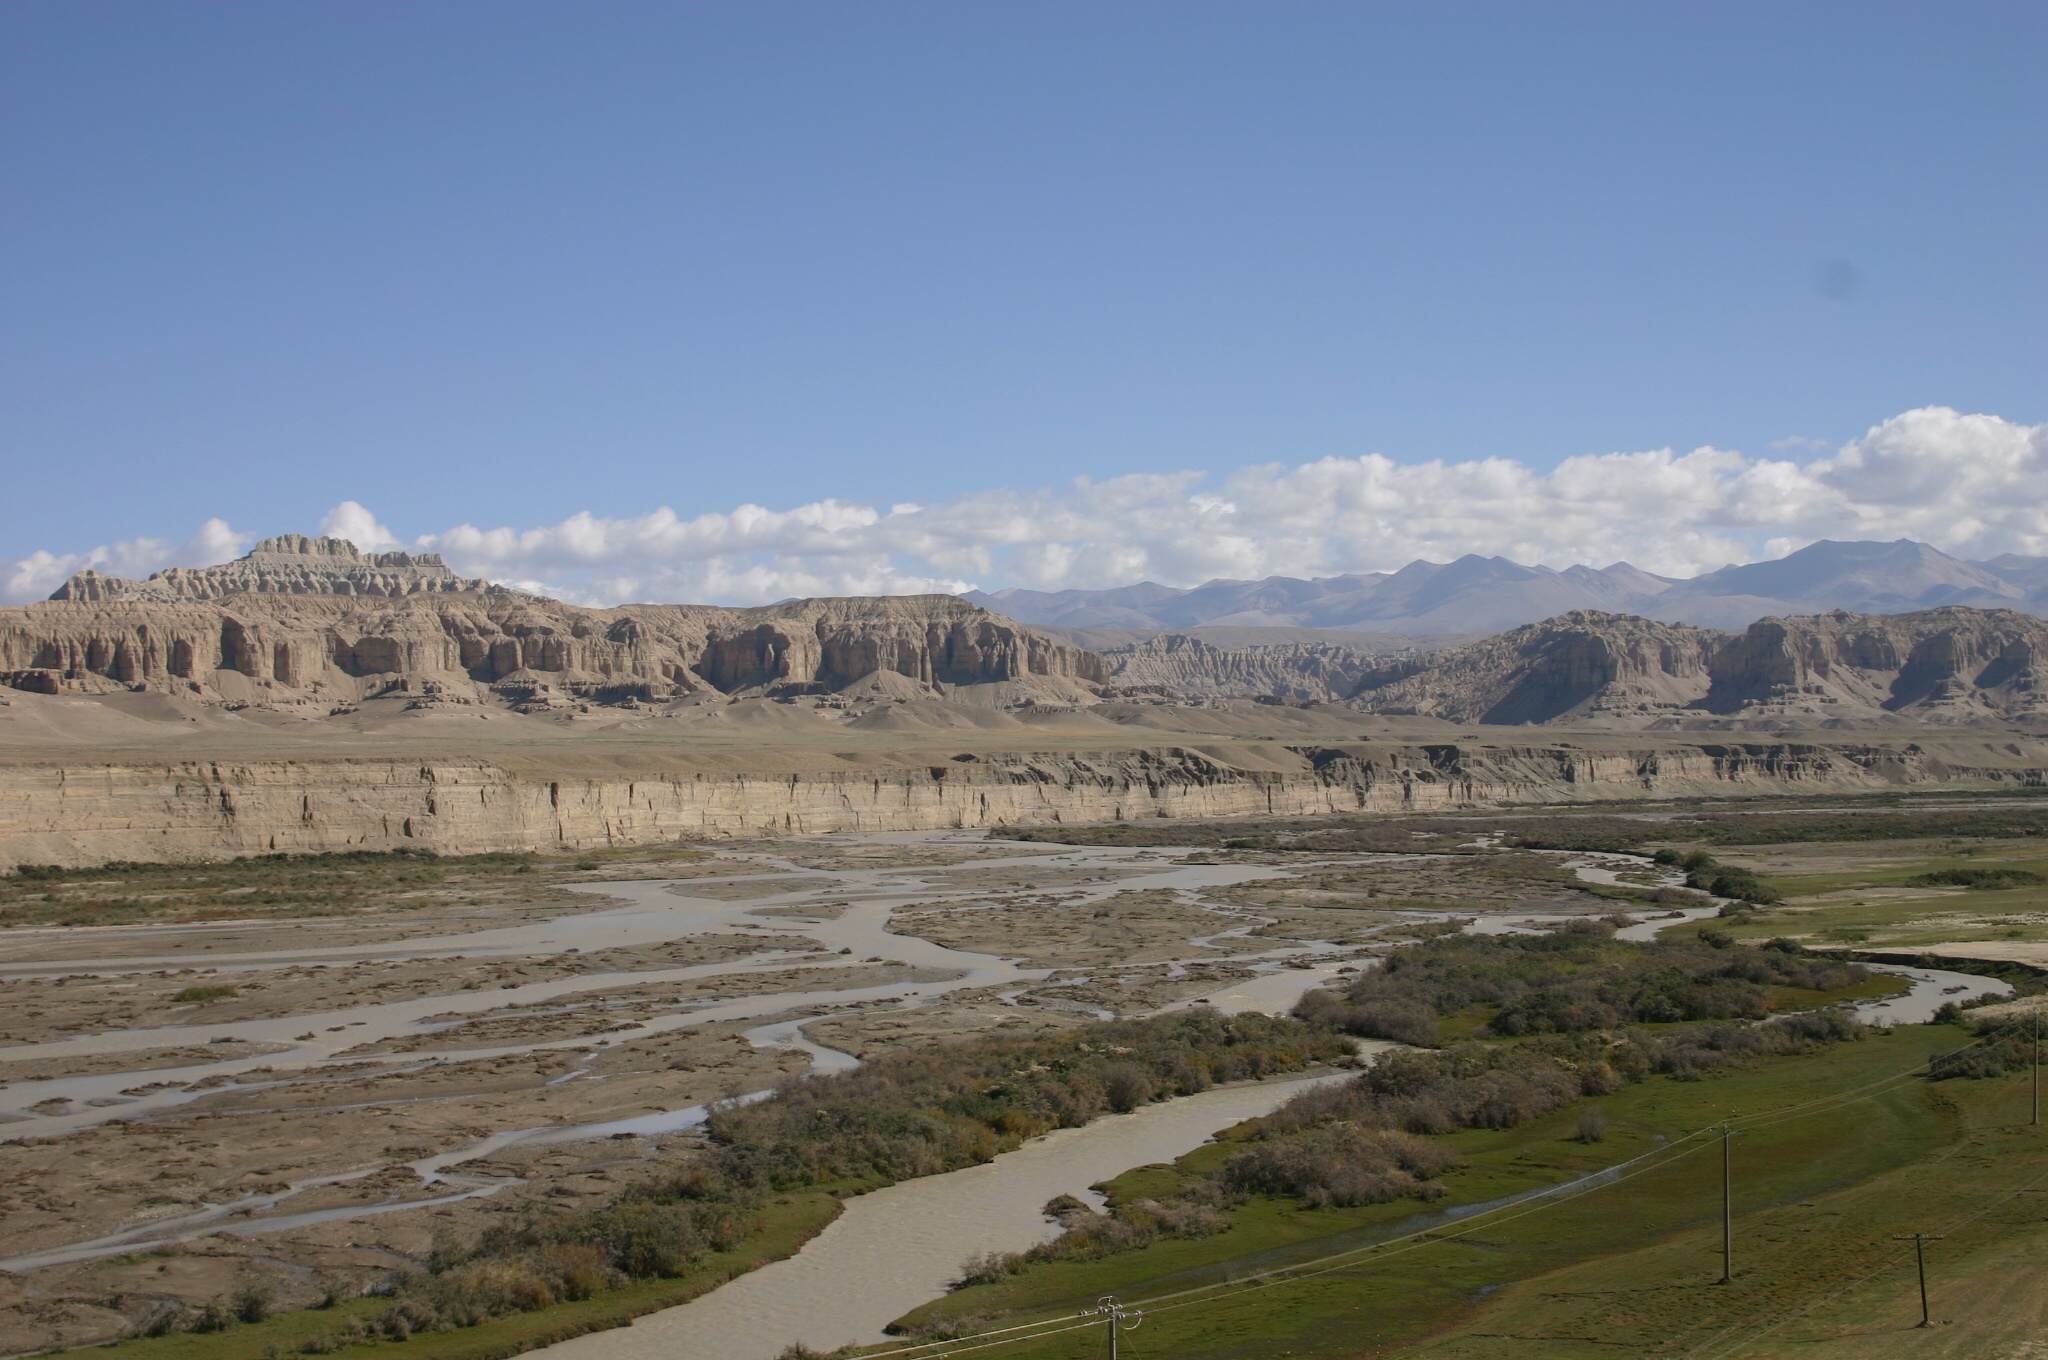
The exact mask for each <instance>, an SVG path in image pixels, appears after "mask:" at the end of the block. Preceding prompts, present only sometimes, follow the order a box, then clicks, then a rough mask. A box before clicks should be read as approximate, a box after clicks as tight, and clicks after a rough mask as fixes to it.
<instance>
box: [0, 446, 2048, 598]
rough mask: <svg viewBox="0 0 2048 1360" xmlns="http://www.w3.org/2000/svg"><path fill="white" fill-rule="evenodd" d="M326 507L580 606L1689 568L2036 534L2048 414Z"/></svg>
mask: <svg viewBox="0 0 2048 1360" xmlns="http://www.w3.org/2000/svg"><path fill="white" fill-rule="evenodd" d="M322 527H323V531H325V532H330V533H335V534H338V535H340V536H343V537H347V538H350V539H352V540H353V541H355V542H356V543H357V544H358V546H360V547H363V548H365V549H377V550H384V549H389V548H394V547H401V546H403V547H409V548H412V549H414V550H416V551H429V552H440V553H442V554H444V555H445V556H446V557H447V559H448V562H449V565H450V566H452V567H454V568H455V569H456V570H457V571H459V572H461V573H463V574H464V575H471V576H488V577H490V578H492V579H494V580H499V581H504V582H506V583H507V584H512V585H518V586H521V587H524V588H527V589H533V590H538V591H543V592H545V593H548V594H553V595H559V596H562V597H564V598H568V599H574V600H580V601H584V602H588V603H593V604H611V603H617V602H620V601H625V600H652V601H664V600H665V601H678V600H703V601H721V602H732V603H758V602H762V601H768V600H775V599H782V598H785V597H789V596H802V595H853V594H863V595H864V594H905V593H912V592H918V591H946V592H951V591H959V590H964V589H967V588H969V587H970V586H972V585H980V586H982V587H984V588H987V589H995V588H999V587H1001V586H1005V585H1022V586H1030V587H1034V588H1038V589H1046V590H1058V589H1063V588H1067V587H1103V586H1114V585H1126V584H1129V583H1131V582H1134V581H1141V580H1153V581H1159V582H1162V583H1164V584H1168V585H1194V584H1197V583H1199V582H1201V581H1205V580H1209V579H1211V578H1213V577H1218V576H1227V577H1238V578H1256V577H1260V576H1267V575H1287V576H1328V575H1335V574H1340V573H1344V572H1356V571H1377V570H1388V569H1392V568H1395V567H1399V566H1401V565H1403V564H1405V563H1407V562H1410V561H1412V560H1414V559H1416V558H1428V559H1431V560H1435V561H1445V560H1448V559H1450V558H1454V557H1457V556H1460V555H1462V554H1465V553H1479V554H1482V555H1486V556H1493V555H1499V556H1503V557H1508V558H1512V559H1514V560H1515V561H1518V562H1527V563H1543V564H1546V565H1549V566H1553V567H1565V566H1569V565H1571V564H1573V563H1576V562H1585V563H1591V564H1594V565H1601V566H1604V565H1606V564H1608V563H1611V562H1615V561H1619V560H1624V559H1626V560H1628V561H1632V562H1634V563H1635V564H1636V565H1637V566H1640V567H1644V568H1647V569H1648V570H1651V571H1655V572H1659V573H1662V574H1665V575H1672V576H1689V575H1693V574H1695V573H1697V572H1700V571H1707V570H1712V569H1713V568H1715V567H1719V566H1723V565H1726V564H1728V563H1731V562H1748V561H1756V560H1758V559H1760V558H1766V557H1777V556H1782V555H1783V554H1784V553H1785V552H1787V551H1790V550H1791V549H1792V548H1793V547H1796V546H1799V545H1801V544H1804V543H1809V542H1812V541H1813V540H1814V539H1817V538H1862V539H1892V538H1901V537H1909V538H1917V539H1921V540H1923V541H1926V542H1930V543H1933V544H1934V545H1935V546H1936V547H1939V548H1942V549H1943V550H1945V551H1948V552H1952V553H1955V554H1957V555H1959V556H1965V557H1987V556H1992V555H1995V554H1997V553H2001V552H2020V553H2032V554H2041V553H2048V425H2037V426H2025V425H2018V424H2014V423H2012V422H2010V421H2006V420H2001V419H1999V418H1998V417H1996V416H1984V415H1969V416H1966V415H1962V414H1959V413H1957V412H1955V411H1952V410H1949V409H1947V408H1945V407H1928V408H1925V409H1923V410H1918V411H1909V412H1907V413H1905V414H1904V415H1900V416H1896V417H1894V418H1893V419H1891V420H1888V421H1885V422H1884V423H1883V424H1881V425H1878V426H1876V427H1874V428H1873V429H1871V430H1870V431H1869V432H1868V433H1866V434H1865V435H1864V436H1863V437H1862V438H1861V439H1858V440H1856V441H1854V442H1853V443H1850V444H1849V445H1847V446H1845V447H1843V448H1841V449H1839V450H1835V451H1834V452H1833V453H1832V455H1831V456H1828V457H1825V458H1819V459H1815V460H1813V461H1808V462H1803V463H1802V462H1796V461H1791V460H1787V459H1782V458H1751V457H1748V456H1745V455H1743V454H1740V453H1734V452H1730V451H1728V450H1724V449H1713V448H1702V449H1695V450H1693V451H1692V452H1690V453H1682V454H1681V453H1677V452H1675V451H1673V450H1671V449H1658V450H1653V451H1650V452H1643V453H1611V454H1598V455H1586V456H1584V457H1579V458H1572V459H1567V460H1566V461H1565V462H1563V463H1561V464H1559V465H1558V466H1557V467H1556V468H1554V469H1552V470H1551V471H1549V472H1538V471H1536V470H1535V469H1533V468H1530V467H1528V466H1527V465H1525V464H1522V463H1518V462H1516V461H1514V460H1512V459H1507V458H1489V459H1481V460H1477V461H1473V462H1466V463H1443V462H1430V463H1416V464H1402V463H1396V462H1394V461H1392V460H1391V459H1388V458H1385V457H1382V456H1380V455H1377V454H1368V455H1365V456H1363V457H1358V458H1324V459H1320V460H1318V461H1316V462H1312V463H1303V464H1299V465H1296V466H1287V465H1284V464H1278V463H1274V464H1262V465H1257V466H1251V467H1244V468H1240V469H1238V470H1236V471H1235V472H1231V473H1229V474H1227V475H1224V476H1222V477H1220V478H1211V477H1209V476H1207V475H1206V474H1203V473H1199V472H1183V473H1173V474H1154V473H1146V474H1139V475H1133V476H1126V477H1113V478H1108V479H1104V480H1101V481H1096V480H1092V479H1087V478H1083V479H1079V480H1077V481H1076V482H1074V483H1073V484H1072V485H1070V486H1064V487H1055V488H1041V489H1036V490H1028V489H1003V488H998V489H991V490H987V491H981V492H976V493H974V494H971V495H966V496H961V497H958V498H955V499H953V500H948V501H938V502H933V503H929V504H922V505H920V504H898V505H892V506H889V507H887V508H882V507H877V506H871V505H862V504H857V503H853V502H847V501H837V500H825V501H815V502H812V503H810V504H808V505H800V506H797V507H795V508H793V509H789V510H769V509H765V508H763V507H761V506H758V505H743V506H740V507H739V508H738V509H735V510H732V511H730V512H727V513H711V514H701V515H697V516H695V517H693V518H689V519H685V518H683V517H682V516H680V515H678V514H676V513H675V511H673V510H671V509H669V508H667V507H663V508H661V509H657V510H654V511H652V512H651V513H649V514H645V515H641V516H637V517H634V518H626V519H610V518H601V517H598V516H595V515H591V514H588V513H578V514H575V515H571V516H570V517H568V518H567V519H564V520H562V521H561V522H559V523H557V524H553V525H549V526H544V527H539V528H529V529H514V528H509V527H501V528H492V529H481V528H478V527H476V526H474V525H469V524H463V525H458V526H456V527H455V528H453V529H449V530H446V531H444V532H441V533H436V534H428V535H425V536H423V537H421V538H420V539H418V540H416V541H415V542H413V543H411V544H401V543H400V542H399V541H398V540H397V538H396V537H395V536H394V535H393V534H392V533H391V531H390V530H389V529H387V528H385V527H384V526H383V525H382V524H380V523H379V522H378V520H377V518H376V516H375V515H373V514H371V513H370V511H369V510H368V509H366V508H364V507H363V506H362V505H360V504H357V503H356V502H353V501H348V502H344V503H343V504H341V505H339V506H337V507H336V508H335V509H334V510H333V511H332V512H331V513H330V514H329V515H328V516H327V519H326V520H325V521H324V523H323V526H322ZM209 534H211V535H213V537H212V538H208V535H209ZM202 539H204V540H206V541H207V542H208V543H209V544H214V543H226V544H230V545H235V544H240V543H242V542H244V541H245V540H244V539H243V538H242V536H239V535H233V534H232V533H231V531H229V530H228V528H227V526H226V525H225V524H222V523H220V522H219V521H213V522H211V523H210V524H209V526H208V528H207V530H204V531H202V533H201V535H200V537H199V538H195V539H194V540H193V544H187V545H186V546H185V547H184V548H182V549H176V550H172V549H169V548H167V547H166V546H165V545H162V544H158V543H155V542H154V541H148V542H146V543H139V544H122V545H117V547H116V548H114V549H96V550H94V553H92V554H76V555H73V556H70V557H57V556H53V555H51V554H49V553H38V554H35V555H33V556H32V557H29V558H23V559H20V560H19V561H16V562H12V563H10V562H6V561H0V581H4V582H5V583H6V591H7V598H8V599H10V600H23V599H28V598H34V597H38V596H40V595H42V594H47V593H48V592H49V590H51V589H54V588H55V586H56V585H57V583H58V582H59V581H61V580H62V579H63V577H64V576H65V575H67V574H68V573H69V572H70V571H72V570H76V569H77V566H78V565H87V564H90V565H96V566H100V568H101V569H102V570H114V569H120V570H123V571H124V574H125V573H127V572H130V571H141V570H144V569H153V567H154V566H156V565H163V563H164V562H168V561H170V560H172V559H173V558H176V559H177V560H195V554H197V555H205V553H208V552H212V553H214V555H213V556H212V557H210V558H209V559H208V560H220V558H222V557H225V556H226V555H228V550H227V549H226V548H220V549H218V550H216V549H215V548H213V547H208V548H205V549H195V548H194V546H193V545H194V544H198V543H200V542H201V540H202ZM124 554H125V555H124ZM152 554H155V556H152ZM179 554H183V556H179ZM158 558H161V559H162V561H158V560H157V559H158ZM131 559H132V560H133V562H134V563H135V565H134V566H133V567H130V566H128V565H127V564H128V563H129V562H130V561H131ZM74 564H75V565H74ZM116 564H118V566H117V565H116Z"/></svg>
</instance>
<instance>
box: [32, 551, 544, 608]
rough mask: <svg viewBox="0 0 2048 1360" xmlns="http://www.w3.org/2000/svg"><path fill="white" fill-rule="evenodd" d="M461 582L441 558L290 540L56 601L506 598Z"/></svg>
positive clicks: (77, 590) (488, 587) (78, 589)
mask: <svg viewBox="0 0 2048 1360" xmlns="http://www.w3.org/2000/svg"><path fill="white" fill-rule="evenodd" d="M503 590H504V587H502V586H494V585H492V584H491V583H490V582H489V581H484V580H479V579H475V578H465V577H461V576H457V575H456V574H455V573H454V572H453V571H451V570H449V568H448V566H447V564H446V563H444V562H443V561H442V560H441V557H440V554H438V553H418V554H414V553H402V552H388V553H366V552H363V551H362V550H361V549H359V548H357V547H356V545H355V544H353V543H351V542H349V541H348V540H347V539H345V538H308V537H307V536H306V535H304V534H282V535H280V536H278V537H276V538H266V539H264V540H263V541H262V542H261V543H258V544H257V545H256V546H255V547H254V548H253V549H251V550H250V552H249V554H248V555H247V556H246V557H239V558H236V559H235V560H234V561H232V562H223V563H221V564H220V565H219V566H217V567H167V568H165V569H164V570H163V571H160V572H157V573H155V574H154V575H152V576H151V577H150V578H149V579H148V580H146V581H131V580H128V579H126V578H123V577H119V576H103V575H101V574H100V573H99V572H96V571H92V570H86V571H81V572H79V573H78V574H77V575H76V576H73V577H72V578H71V579H70V580H68V581H66V582H65V583H64V584H63V585H61V586H59V587H58V588H57V590H56V593H55V594H53V595H51V596H50V598H51V599H52V600H72V601H93V602H97V601H110V600H158V601H163V602H167V603H168V602H171V601H179V600H218V599H222V598H224V597H226V596H229V595H369V596H381V597H387V598H389V597H396V596H402V595H421V594H429V593H437V592H439V593H448V592H466V591H477V592H481V591H499V592H503Z"/></svg>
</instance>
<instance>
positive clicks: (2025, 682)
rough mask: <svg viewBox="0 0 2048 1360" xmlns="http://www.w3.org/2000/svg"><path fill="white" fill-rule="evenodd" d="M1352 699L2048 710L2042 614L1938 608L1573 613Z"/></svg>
mask: <svg viewBox="0 0 2048 1360" xmlns="http://www.w3.org/2000/svg"><path fill="white" fill-rule="evenodd" d="M1352 702H1353V703H1355V704H1356V705H1357V706H1358V707H1360V708H1362V709H1365V710H1366V711H1368V712H1372V713H1384V714H1413V715H1420V716H1427V717H1439V718H1444V719H1447V720H1449V721H1452V722H1477V723H1493V724H1509V723H1557V722H1573V723H1592V724H1594V725H1599V726H1607V727H1632V728H1644V727H1652V726H1658V725H1664V726H1671V725H1686V724H1687V723H1689V722H1690V723H1693V724H1695V725H1696V724H1697V723H1699V722H1704V721H1710V720H1711V719H1713V718H1738V719H1740V720H1741V721H1742V722H1743V723H1744V724H1745V725H1751V726H1754V725H1758V724H1775V725H1800V726H1813V725H1816V724H1818V725H1825V726H1851V725H1873V724H1875V725H1886V724H1896V723H1898V722H1900V721H1906V720H1910V721H1913V722H1922V723H1936V724H1942V725H1971V724H1997V723H2007V722H2013V721H2019V720H2025V719H2033V718H2039V717H2044V716H2048V623H2044V622H2043V621H2042V620H2040V619H2037V618H2034V617H2032V616H2031V615H2027V614H2020V613H2016V612H2014V611H2011V610H2003V609H1990V610H1987V609H1971V608H1965V607H1960V606H1950V607H1946V608H1941V609H1929V610H1923V611H1921V612H1920V613H1917V614H1888V615H1869V614H1848V613H1841V612H1837V613H1833V614H1817V615H1808V616H1802V617H1798V618H1785V619H1781V618H1769V619H1761V620H1759V621H1758V622H1756V623H1753V624H1751V625H1750V626H1749V628H1748V629H1747V630H1746V631H1745V632H1743V633H1740V634H1728V633H1718V632H1714V631H1712V630H1709V629H1703V628H1692V627H1688V626H1686V625H1683V624H1670V623H1657V622H1654V621H1653V620H1650V619H1642V618H1636V617H1633V616H1631V615H1625V614H1599V613H1592V612H1585V611H1582V612H1578V613H1571V614H1563V615H1560V616H1559V617H1557V618H1555V619H1551V620H1549V621H1548V622H1545V623H1539V624H1531V625H1529V626H1528V627H1525V628H1517V629H1515V630H1513V631H1512V632H1507V633H1502V634H1501V635H1500V636H1498V637H1492V638H1487V639H1486V640H1484V641H1482V642H1477V643H1473V644H1472V645H1470V646H1466V647H1454V648H1449V649H1447V650H1444V651H1440V652H1434V653H1429V654H1426V655H1423V656H1417V657H1412V658H1404V659H1402V660H1399V661H1395V662H1390V663H1386V664H1383V665H1379V666H1376V667H1374V668H1372V669H1370V670H1368V671H1367V672H1365V673H1364V674H1363V675H1362V676H1361V678H1360V680H1359V683H1358V687H1357V689H1356V691H1355V692H1354V694H1353V696H1352Z"/></svg>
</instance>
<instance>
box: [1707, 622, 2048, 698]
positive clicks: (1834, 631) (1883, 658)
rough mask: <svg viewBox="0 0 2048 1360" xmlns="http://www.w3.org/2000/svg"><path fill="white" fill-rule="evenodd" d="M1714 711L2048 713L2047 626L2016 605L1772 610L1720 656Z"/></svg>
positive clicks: (1715, 669) (1711, 693)
mask: <svg viewBox="0 0 2048 1360" xmlns="http://www.w3.org/2000/svg"><path fill="white" fill-rule="evenodd" d="M1712 671H1713V686H1712V689H1711V690H1710V691H1709V693H1708V694H1707V696H1706V699H1705V700H1704V701H1703V707H1705V708H1706V709H1707V710H1708V711H1710V712H1713V713H1720V714H1741V715H1743V716H1745V717H1749V718H1778V719H1786V720H1809V719H1821V720H1824V721H1837V722H1838V721H1842V720H1845V719H1866V720H1867V719H1872V718H1877V717H1880V716H1883V715H1896V716H1902V717H1911V718H1913V719H1914V720H1916V721H1920V722H1936V723H1965V724H1966V723H1980V722H1987V721H1999V720H2005V721H2010V720H2014V719H2020V718H2027V717H2033V716H2039V715H2042V714H2043V713H2044V712H2048V624H2044V623H2043V622H2042V621H2041V620H2040V619H2037V618H2034V617H2032V616H2031V615H2027V614H2020V613H2016V612H2014V611H2012V610H2006V609H1968V608H1962V607H1949V608H1945V609H1928V610H1923V611H1921V612H1920V613H1917V614H1890V615H1868V614H1849V613H1843V612H1839V611H1838V612H1836V613H1833V614H1817V615H1811V616H1806V617H1800V618H1789V619H1778V618H1772V619H1761V620H1759V621H1757V622H1756V623H1753V624H1751V625H1750V627H1749V630H1748V631H1747V632H1745V633H1744V634H1743V635H1742V636H1741V637H1739V638H1736V639H1734V640H1733V641H1731V642H1730V643H1728V644H1727V645H1726V646H1724V647H1722V648H1721V649H1720V650H1719V651H1718V652H1717V653H1716V654H1715V656H1714V661H1713V666H1712Z"/></svg>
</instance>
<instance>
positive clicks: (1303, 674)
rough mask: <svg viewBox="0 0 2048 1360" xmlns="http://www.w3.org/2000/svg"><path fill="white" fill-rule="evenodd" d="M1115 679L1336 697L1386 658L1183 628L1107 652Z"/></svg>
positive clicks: (1184, 690)
mask: <svg viewBox="0 0 2048 1360" xmlns="http://www.w3.org/2000/svg"><path fill="white" fill-rule="evenodd" d="M1102 656H1103V660H1104V662H1105V663H1106V664H1107V665H1108V667H1109V683H1110V684H1111V685H1113V686H1116V687H1118V688H1120V689H1129V690H1133V691H1144V690H1148V689H1149V690H1155V691H1157V692H1159V693H1161V694H1164V695H1170V696H1173V697H1177V698H1188V699H1206V698H1223V697H1256V696H1271V697H1273V698H1279V699H1306V700H1319V701H1326V702H1327V701H1332V700H1336V699H1342V698H1344V697H1345V696H1347V695H1349V694H1350V693H1351V692H1352V690H1353V689H1354V688H1356V687H1357V684H1358V680H1359V677H1360V676H1362V675H1363V674H1365V672H1366V671H1368V670H1370V669H1372V668H1373V667H1374V666H1375V665H1377V664H1379V663H1380V662H1381V660H1382V658H1380V657H1376V656H1373V655H1371V654H1369V653H1366V652H1361V651H1358V650H1357V649H1355V648H1351V647H1340V646H1335V645H1332V644H1329V643H1299V642H1297V643H1283V644H1278V645H1269V646H1263V647H1218V646H1215V645H1213V644H1211V643H1208V642H1204V641H1202V640H1201V639H1200V638H1194V637H1189V636H1187V635H1186V634H1183V633H1164V634H1161V635H1160V636H1158V637H1153V638H1147V639H1146V640H1145V641H1143V642H1140V643H1136V644H1134V645H1132V646H1129V647H1118V648H1112V649H1110V650H1108V651H1106V652H1104V653H1103V654H1102Z"/></svg>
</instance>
